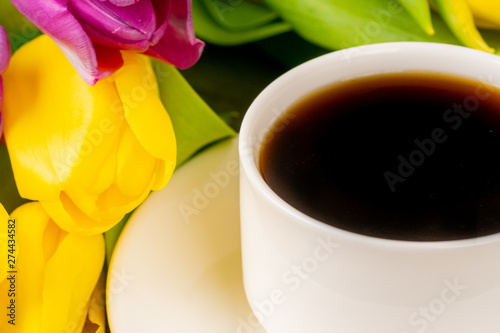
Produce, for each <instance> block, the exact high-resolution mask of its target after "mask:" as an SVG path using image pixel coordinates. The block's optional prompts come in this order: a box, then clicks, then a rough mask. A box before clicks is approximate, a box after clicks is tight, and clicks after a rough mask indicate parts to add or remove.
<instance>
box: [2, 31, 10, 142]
mask: <svg viewBox="0 0 500 333" xmlns="http://www.w3.org/2000/svg"><path fill="white" fill-rule="evenodd" d="M9 59H10V44H9V39H8V38H7V32H6V31H5V29H4V28H3V27H2V26H0V75H2V74H3V72H5V70H6V69H7V66H8V65H9ZM2 100H3V84H2V77H1V76H0V137H1V136H2V124H3V121H2V109H1V107H2Z"/></svg>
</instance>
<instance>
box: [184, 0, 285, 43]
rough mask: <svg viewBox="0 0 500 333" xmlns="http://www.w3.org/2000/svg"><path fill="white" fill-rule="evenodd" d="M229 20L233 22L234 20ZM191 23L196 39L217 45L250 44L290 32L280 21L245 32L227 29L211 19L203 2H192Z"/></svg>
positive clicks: (196, 0) (195, 0)
mask: <svg viewBox="0 0 500 333" xmlns="http://www.w3.org/2000/svg"><path fill="white" fill-rule="evenodd" d="M248 8H249V7H248ZM248 8H247V9H248ZM235 10H236V9H235ZM238 15H240V14H238ZM242 15H243V16H244V12H242ZM231 20H234V18H232V19H231ZM249 21H251V20H249ZM231 22H232V21H231ZM193 23H194V29H195V31H196V35H197V36H198V37H200V38H201V39H203V40H205V41H207V42H209V43H213V44H217V45H240V44H245V43H250V42H254V41H258V40H261V39H264V38H268V37H271V36H275V35H279V34H281V33H284V32H287V31H290V30H291V26H290V25H289V24H288V23H286V22H281V21H272V22H269V23H267V24H264V25H260V26H256V27H253V28H251V29H246V30H231V29H228V28H227V26H221V25H220V24H219V23H218V22H217V20H216V19H214V18H213V17H212V15H211V14H210V12H209V10H208V9H207V7H206V6H205V3H204V2H203V0H193ZM233 23H234V22H233ZM247 23H248V22H247Z"/></svg>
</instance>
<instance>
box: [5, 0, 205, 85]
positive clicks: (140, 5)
mask: <svg viewBox="0 0 500 333" xmlns="http://www.w3.org/2000/svg"><path fill="white" fill-rule="evenodd" d="M12 3H13V4H14V5H15V6H16V7H17V9H19V11H20V12H21V13H22V14H23V15H24V16H26V17H27V18H28V19H29V20H30V21H31V22H33V24H35V25H36V26H37V27H38V28H39V29H40V30H42V31H43V32H44V33H46V34H47V35H49V36H50V37H51V38H52V39H53V40H54V41H55V42H56V43H57V44H58V45H59V47H60V48H61V49H62V51H63V52H64V53H65V54H66V56H67V57H68V59H69V60H70V61H71V63H72V64H73V66H74V67H75V69H76V70H77V71H78V73H80V75H81V76H82V78H83V79H84V80H85V81H86V82H87V83H88V84H90V85H94V84H95V83H96V82H97V81H98V80H99V79H101V78H103V77H105V76H108V75H109V74H111V73H113V72H114V71H115V70H117V69H118V68H120V67H121V66H122V64H123V60H122V58H121V54H120V50H135V51H138V52H142V53H145V54H147V55H150V56H152V57H155V58H158V59H160V60H163V61H166V62H168V63H170V64H172V65H174V66H176V67H178V68H181V69H184V68H187V67H190V66H192V65H193V64H195V63H196V61H198V59H199V57H200V55H201V52H202V50H203V46H204V43H203V42H202V41H200V40H198V39H196V37H195V36H194V29H193V21H192V16H191V1H190V0H12Z"/></svg>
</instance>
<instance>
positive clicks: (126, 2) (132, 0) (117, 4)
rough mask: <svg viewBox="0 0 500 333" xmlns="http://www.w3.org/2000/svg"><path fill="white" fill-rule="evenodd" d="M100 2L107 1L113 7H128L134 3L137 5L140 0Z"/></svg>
mask: <svg viewBox="0 0 500 333" xmlns="http://www.w3.org/2000/svg"><path fill="white" fill-rule="evenodd" d="M100 1H109V2H111V3H112V4H113V5H115V6H130V5H133V4H134V3H138V2H139V1H141V0H100Z"/></svg>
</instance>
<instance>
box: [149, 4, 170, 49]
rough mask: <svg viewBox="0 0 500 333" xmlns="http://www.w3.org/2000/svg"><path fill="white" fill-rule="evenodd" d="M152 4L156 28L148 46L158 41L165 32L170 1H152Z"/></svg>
mask: <svg viewBox="0 0 500 333" xmlns="http://www.w3.org/2000/svg"><path fill="white" fill-rule="evenodd" d="M152 3H153V7H154V9H155V13H156V24H157V27H156V31H155V32H154V34H153V37H152V38H151V39H150V44H151V45H155V44H156V43H158V42H159V41H160V39H161V38H162V37H163V35H164V34H165V31H166V30H167V27H168V18H169V16H170V8H171V5H172V1H171V0H167V1H162V0H153V2H152Z"/></svg>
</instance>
